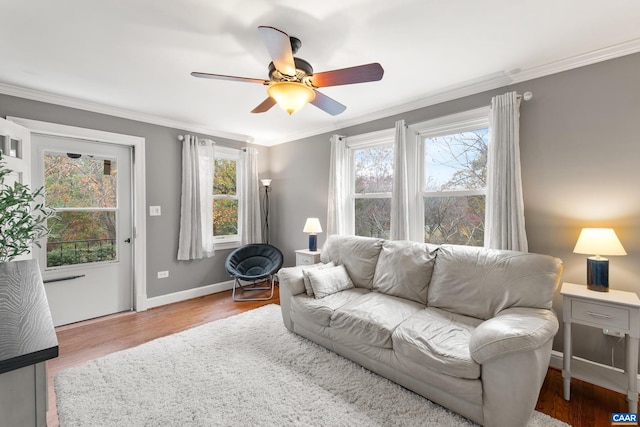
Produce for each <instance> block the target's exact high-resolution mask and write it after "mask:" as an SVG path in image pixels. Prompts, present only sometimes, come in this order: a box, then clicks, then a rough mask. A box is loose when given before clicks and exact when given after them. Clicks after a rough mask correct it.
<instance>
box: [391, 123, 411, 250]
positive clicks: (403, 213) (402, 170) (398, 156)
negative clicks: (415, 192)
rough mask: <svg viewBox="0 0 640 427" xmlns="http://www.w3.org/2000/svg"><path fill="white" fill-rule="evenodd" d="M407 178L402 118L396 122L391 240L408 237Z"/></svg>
mask: <svg viewBox="0 0 640 427" xmlns="http://www.w3.org/2000/svg"><path fill="white" fill-rule="evenodd" d="M408 188H409V179H408V176H407V132H406V127H405V124H404V120H398V121H397V122H396V134H395V140H394V156H393V189H392V193H391V240H407V239H409V193H408Z"/></svg>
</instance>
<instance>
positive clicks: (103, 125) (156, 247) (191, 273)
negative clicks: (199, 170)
mask: <svg viewBox="0 0 640 427" xmlns="http://www.w3.org/2000/svg"><path fill="white" fill-rule="evenodd" d="M0 116H2V117H6V116H16V117H23V118H27V119H33V120H41V121H45V122H52V123H58V124H63V125H69V126H77V127H83V128H89V129H96V130H102V131H107V132H115V133H122V134H127V135H134V136H140V137H144V138H145V140H146V158H145V160H146V193H147V206H153V205H159V206H161V207H162V216H160V217H149V216H148V214H149V212H148V209H147V211H146V212H145V215H147V296H148V297H156V296H161V295H166V294H170V293H173V292H178V291H182V290H187V289H191V288H197V287H201V286H206V285H210V284H214V283H220V282H224V281H227V280H229V276H228V275H227V273H226V271H225V269H224V261H225V259H226V257H227V255H228V253H229V250H225V251H217V252H216V255H215V257H213V258H208V259H205V260H197V261H177V260H176V254H177V252H178V233H179V221H180V186H181V168H182V166H181V143H180V142H179V141H178V139H177V136H178V135H180V134H184V133H190V132H185V131H183V130H180V129H171V128H167V127H163V126H157V125H152V124H147V123H141V122H137V121H133V120H126V119H121V118H117V117H113V116H108V115H104V114H97V113H92V112H88V111H83V110H77V109H73V108H67V107H61V106H57V105H52V104H47V103H43V102H37V101H31V100H27V99H22V98H16V97H12V96H7V95H1V94H0ZM198 136H201V137H207V135H198ZM210 138H211V139H213V140H214V141H216V142H217V143H218V145H219V146H226V147H234V148H240V147H244V146H246V145H247V144H244V143H241V142H238V141H232V140H228V139H223V138H218V137H210ZM257 148H258V150H259V154H258V159H259V171H260V175H261V176H262V175H268V170H269V161H270V157H269V149H268V148H266V147H257ZM162 270H169V277H168V278H166V279H158V278H157V272H158V271H162Z"/></svg>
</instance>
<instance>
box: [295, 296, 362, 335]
mask: <svg viewBox="0 0 640 427" xmlns="http://www.w3.org/2000/svg"><path fill="white" fill-rule="evenodd" d="M369 292H371V291H370V290H368V289H364V288H352V289H348V290H346V291H342V292H338V293H337V294H333V295H329V296H326V297H324V298H321V299H316V298H313V297H309V296H307V295H306V294H305V293H302V294H300V295H296V296H294V297H293V298H291V318H292V319H293V321H294V322H295V321H296V319H306V320H310V321H311V322H313V323H315V324H318V325H320V326H324V327H327V326H329V324H330V323H331V315H332V314H333V312H334V311H335V310H336V309H338V308H340V307H342V306H343V305H345V304H347V303H348V302H350V301H353V300H355V299H357V298H360V297H361V296H362V295H363V294H367V293H369Z"/></svg>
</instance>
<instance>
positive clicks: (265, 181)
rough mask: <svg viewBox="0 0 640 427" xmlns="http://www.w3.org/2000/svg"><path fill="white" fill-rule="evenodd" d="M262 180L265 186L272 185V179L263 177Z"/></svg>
mask: <svg viewBox="0 0 640 427" xmlns="http://www.w3.org/2000/svg"><path fill="white" fill-rule="evenodd" d="M260 182H262V185H264V186H265V187H268V186H270V185H271V180H270V179H261V180H260Z"/></svg>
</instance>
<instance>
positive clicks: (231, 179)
mask: <svg viewBox="0 0 640 427" xmlns="http://www.w3.org/2000/svg"><path fill="white" fill-rule="evenodd" d="M213 194H220V195H227V196H234V195H235V194H236V161H235V160H224V159H216V170H215V176H214V177H213Z"/></svg>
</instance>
